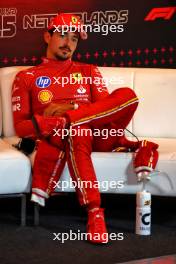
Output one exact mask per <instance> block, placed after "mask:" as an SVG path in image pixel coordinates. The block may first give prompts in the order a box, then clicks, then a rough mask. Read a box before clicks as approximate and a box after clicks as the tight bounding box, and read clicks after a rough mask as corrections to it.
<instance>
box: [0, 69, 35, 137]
mask: <svg viewBox="0 0 176 264" xmlns="http://www.w3.org/2000/svg"><path fill="white" fill-rule="evenodd" d="M29 67H31V66H16V67H14V66H13V67H5V68H1V69H0V93H1V104H2V133H3V135H4V136H6V137H10V136H14V135H15V130H14V125H13V116H12V105H11V90H12V84H13V80H14V78H15V76H16V74H17V73H18V72H19V71H21V70H23V69H27V68H29Z"/></svg>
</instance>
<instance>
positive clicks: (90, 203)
mask: <svg viewBox="0 0 176 264" xmlns="http://www.w3.org/2000/svg"><path fill="white" fill-rule="evenodd" d="M85 131H86V132H85ZM74 132H76V133H75V135H74V136H70V137H69V140H68V146H67V161H68V166H69V171H70V174H71V177H72V180H73V181H74V182H75V183H76V192H77V195H78V199H79V202H80V205H82V206H85V207H86V208H87V211H88V223H87V233H88V239H89V240H90V241H91V242H93V243H107V242H108V239H107V230H106V225H105V221H104V209H102V208H100V204H101V200H100V193H99V189H98V185H97V179H96V175H95V171H94V167H93V164H92V160H91V152H92V140H93V137H92V135H91V133H92V130H91V129H90V127H89V126H87V125H82V126H80V127H74ZM81 133H82V134H81ZM85 133H87V135H85ZM97 234H98V235H99V237H97Z"/></svg>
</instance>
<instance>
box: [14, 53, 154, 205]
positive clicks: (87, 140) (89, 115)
mask: <svg viewBox="0 0 176 264" xmlns="http://www.w3.org/2000/svg"><path fill="white" fill-rule="evenodd" d="M85 77H87V79H86V78H85ZM84 78H85V79H84ZM71 101H72V102H75V103H77V104H78V105H79V108H78V109H77V110H70V111H67V112H66V115H65V116H66V118H67V120H68V121H69V123H70V125H71V127H72V128H74V130H75V131H77V132H78V131H83V130H84V129H87V130H91V131H95V130H96V129H99V130H100V131H103V129H105V128H106V129H108V130H110V129H112V128H113V129H114V131H115V130H116V131H120V130H121V131H122V130H124V129H125V127H126V126H127V125H128V123H129V122H130V120H131V118H132V117H133V114H134V112H135V110H136V108H137V105H138V98H137V97H136V95H135V93H134V91H133V90H131V89H130V88H120V89H117V90H115V91H113V92H112V93H111V94H110V95H109V93H108V90H107V88H106V85H105V84H104V83H103V82H102V77H101V74H100V72H99V70H98V69H97V67H95V66H93V65H87V64H82V63H76V62H73V61H71V60H67V61H56V60H52V59H47V58H45V59H44V61H43V63H41V64H40V65H38V66H35V67H32V68H30V69H27V70H24V71H21V72H19V73H18V74H17V76H16V78H15V81H14V84H13V88H12V107H13V116H14V126H15V129H16V133H17V135H18V136H19V137H29V138H33V139H34V140H36V139H37V134H36V130H35V127H34V125H33V122H32V117H33V116H35V115H36V114H37V115H39V116H41V118H44V117H43V112H44V110H45V109H46V108H47V106H48V105H49V104H50V103H51V102H53V103H70V102H71ZM52 118H53V117H51V118H49V119H50V122H51V123H52V122H55V121H52ZM56 119H57V118H56ZM53 124H54V123H53ZM147 144H148V145H147ZM146 146H150V147H149V148H148V147H146ZM157 148H158V145H157V144H155V143H151V142H149V143H145V144H144V143H143V142H134V141H129V140H127V139H126V138H125V136H124V134H121V135H120V136H117V135H116V136H112V135H109V136H108V138H106V139H103V136H102V134H99V135H98V136H96V137H95V136H93V135H92V134H88V135H87V134H86V135H84V133H83V134H81V135H80V133H76V135H74V136H72V135H69V136H68V137H67V138H66V139H63V140H62V141H61V139H60V138H59V137H55V138H54V137H53V135H51V136H50V137H49V138H47V139H46V138H42V139H40V141H37V153H36V157H35V161H34V167H33V180H32V200H33V201H35V202H37V203H39V204H40V205H44V200H45V198H48V197H49V195H50V194H51V193H52V192H53V191H54V185H55V184H54V183H55V182H57V181H58V180H59V178H60V175H61V173H62V171H63V168H64V165H65V162H66V161H67V162H68V167H69V171H70V175H71V177H72V180H74V181H76V182H77V183H80V182H82V181H91V182H92V183H93V182H96V175H95V171H94V167H93V164H92V160H91V152H92V151H112V150H115V151H119V150H121V149H130V150H131V151H136V150H137V155H136V158H135V160H134V167H135V168H139V167H140V171H141V170H149V171H150V170H152V169H153V168H155V166H156V162H157V159H158V153H157ZM140 153H142V159H140ZM145 153H147V155H146V159H145ZM141 160H142V162H141ZM117 162H118V161H117ZM80 186H81V187H80ZM76 192H77V194H78V198H79V202H80V204H81V205H88V206H90V207H95V206H98V207H99V206H100V194H99V190H98V189H97V188H96V187H94V185H92V186H91V187H84V185H80V184H78V186H77V187H76Z"/></svg>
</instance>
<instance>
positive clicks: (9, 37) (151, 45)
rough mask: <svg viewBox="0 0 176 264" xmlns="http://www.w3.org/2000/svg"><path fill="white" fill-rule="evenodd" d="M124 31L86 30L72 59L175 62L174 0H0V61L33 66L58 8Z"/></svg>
mask: <svg viewBox="0 0 176 264" xmlns="http://www.w3.org/2000/svg"><path fill="white" fill-rule="evenodd" d="M58 11H59V12H70V13H76V14H78V15H80V16H81V17H82V19H83V21H84V22H85V23H86V24H99V25H100V26H102V25H103V24H104V25H105V24H107V25H108V26H110V25H111V24H113V25H116V26H120V25H122V27H123V32H109V34H107V35H105V33H104V35H103V34H102V33H103V32H101V33H95V32H92V33H89V38H88V40H86V41H81V42H80V43H79V47H78V49H77V51H76V52H75V54H74V59H76V60H78V61H82V62H86V63H94V64H96V65H100V66H120V67H157V68H175V67H176V30H175V29H176V1H167V0H162V1H161V0H160V1H159V0H158V1H153V0H143V1H137V0H135V1H130V0H118V1H117V0H115V1H114V0H108V1H105V0H102V1H98V0H94V1H93V0H89V1H88V0H84V1H63V0H62V1H61V0H42V1H34V0H30V1H29V0H26V1H24V0H23V1H22V0H11V1H8V0H1V3H0V66H1V67H5V66H12V65H35V64H38V63H39V62H40V61H41V57H42V56H43V55H44V54H45V45H44V42H43V32H44V31H45V29H46V27H47V25H48V23H49V20H50V19H51V17H52V16H54V15H55V14H56V13H57V12H58Z"/></svg>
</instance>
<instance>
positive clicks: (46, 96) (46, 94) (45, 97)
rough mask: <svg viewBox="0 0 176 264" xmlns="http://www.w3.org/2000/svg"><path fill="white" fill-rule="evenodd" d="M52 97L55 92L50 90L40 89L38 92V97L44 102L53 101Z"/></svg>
mask: <svg viewBox="0 0 176 264" xmlns="http://www.w3.org/2000/svg"><path fill="white" fill-rule="evenodd" d="M52 98H53V94H52V92H51V91H49V90H44V91H40V92H39V93H38V99H39V101H40V102H41V103H42V104H47V103H49V102H51V99H52Z"/></svg>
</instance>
